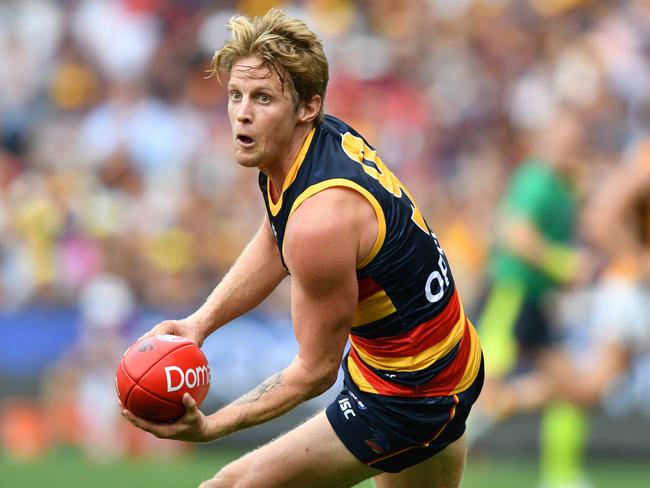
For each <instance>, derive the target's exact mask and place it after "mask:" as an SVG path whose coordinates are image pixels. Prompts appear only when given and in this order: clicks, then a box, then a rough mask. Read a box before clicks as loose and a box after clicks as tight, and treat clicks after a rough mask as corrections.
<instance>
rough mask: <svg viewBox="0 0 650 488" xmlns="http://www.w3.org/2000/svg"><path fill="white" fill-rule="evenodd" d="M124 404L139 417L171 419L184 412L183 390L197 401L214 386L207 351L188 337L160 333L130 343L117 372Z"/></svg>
mask: <svg viewBox="0 0 650 488" xmlns="http://www.w3.org/2000/svg"><path fill="white" fill-rule="evenodd" d="M115 387H116V389H117V395H118V396H119V397H120V401H121V402H122V406H123V407H124V408H126V409H127V410H130V411H131V412H133V413H134V414H135V415H137V416H138V417H142V418H145V419H147V420H151V421H154V422H171V421H174V420H176V419H178V418H179V417H181V416H182V415H183V413H184V412H185V407H184V406H183V402H182V398H183V393H185V392H188V393H189V394H190V395H192V398H194V401H196V404H197V405H200V404H201V402H203V400H204V399H205V396H206V395H207V394H208V390H209V389H210V366H209V365H208V360H207V359H206V357H205V355H204V354H203V351H201V349H199V347H198V346H197V345H196V344H194V343H193V342H192V341H190V340H188V339H184V338H182V337H179V336H175V335H157V336H154V337H148V338H146V339H143V340H141V341H138V342H136V343H135V344H133V345H132V346H131V347H129V348H128V349H127V350H126V352H125V353H124V356H123V357H122V361H121V362H120V365H119V366H118V367H117V373H116V374H115Z"/></svg>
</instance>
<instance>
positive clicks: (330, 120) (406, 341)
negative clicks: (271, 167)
mask: <svg viewBox="0 0 650 488" xmlns="http://www.w3.org/2000/svg"><path fill="white" fill-rule="evenodd" d="M259 184H260V189H261V190H262V194H263V196H264V202H265V204H266V208H267V212H268V216H269V220H270V222H271V226H272V230H273V234H274V236H275V238H276V240H277V243H278V247H279V249H280V254H281V256H282V260H283V262H284V253H283V243H284V236H285V230H286V227H287V223H288V221H289V219H290V218H291V215H292V214H293V212H294V211H295V210H296V209H297V208H298V206H300V204H301V203H302V202H304V201H305V200H306V199H307V198H309V197H311V196H312V195H315V194H316V193H318V192H320V191H323V190H325V189H327V188H332V187H345V188H349V189H351V190H354V191H357V192H359V193H360V194H361V195H363V196H364V197H365V198H366V199H367V200H368V202H370V204H371V205H372V207H373V208H374V210H375V213H376V215H377V221H378V224H379V232H378V236H377V240H376V242H375V244H374V246H373V247H372V250H371V252H370V254H369V255H368V256H367V257H366V258H365V259H364V260H363V261H362V262H361V263H359V265H358V266H357V278H358V282H359V303H358V305H357V312H356V317H355V320H354V323H353V324H352V329H351V333H350V345H351V348H350V351H349V353H348V355H347V357H346V359H345V360H344V364H343V366H344V370H345V373H346V376H347V378H348V380H351V381H353V382H354V383H355V384H356V385H357V387H358V388H359V389H360V390H362V391H365V392H368V393H378V394H382V395H390V396H407V397H419V396H434V395H452V394H455V393H458V392H461V391H464V390H465V389H467V388H468V387H469V386H470V385H471V384H472V382H473V381H474V379H475V378H476V376H477V374H478V371H479V368H480V363H481V351H480V345H479V341H478V336H477V335H476V332H475V330H474V327H473V326H472V324H471V323H470V321H469V320H468V319H467V318H466V316H465V313H464V312H463V307H462V305H461V302H460V299H459V297H458V293H457V291H456V288H455V286H454V280H453V277H452V274H451V270H450V268H449V263H448V261H447V258H446V256H445V254H444V252H443V250H442V248H441V247H440V243H439V242H438V239H437V238H436V236H435V234H434V233H433V232H432V231H431V230H430V229H429V227H428V225H427V223H426V222H425V219H424V218H423V216H422V214H421V212H420V210H419V209H418V208H417V206H416V204H415V202H414V201H413V198H412V197H411V195H410V194H409V193H408V191H407V190H406V188H404V186H403V185H402V184H401V183H400V181H399V180H398V179H397V178H396V177H395V175H393V173H391V172H390V170H389V169H388V168H387V167H386V165H385V164H384V163H383V161H382V160H381V158H380V157H379V156H378V155H377V152H376V151H375V150H374V149H373V148H372V146H370V144H368V142H367V141H366V140H365V139H363V137H361V136H360V135H359V134H358V133H357V132H356V131H355V130H354V129H352V128H351V127H350V126H348V125H347V124H345V123H344V122H342V121H341V120H338V119H336V118H335V117H331V116H326V117H325V120H324V121H323V123H322V124H320V125H319V126H317V127H315V128H314V129H313V130H312V131H311V132H310V133H309V136H308V137H307V139H306V141H305V143H304V144H303V147H302V148H301V150H300V152H299V154H298V156H297V157H296V160H295V161H294V163H293V165H292V167H291V168H290V170H289V173H288V174H287V177H286V179H285V182H284V185H283V188H282V193H281V195H280V197H279V198H278V200H277V201H276V202H273V201H272V198H271V193H270V187H269V185H270V181H269V180H268V178H267V177H266V175H264V174H263V173H260V177H259Z"/></svg>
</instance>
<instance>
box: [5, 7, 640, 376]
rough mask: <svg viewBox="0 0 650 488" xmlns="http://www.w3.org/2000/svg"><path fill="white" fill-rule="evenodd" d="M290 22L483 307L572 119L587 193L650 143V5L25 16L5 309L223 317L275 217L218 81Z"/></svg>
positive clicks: (93, 318)
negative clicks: (238, 29) (235, 25)
mask: <svg viewBox="0 0 650 488" xmlns="http://www.w3.org/2000/svg"><path fill="white" fill-rule="evenodd" d="M273 6H279V7H282V8H284V9H285V10H286V11H287V12H288V13H289V14H291V15H294V16H297V17H300V18H302V19H304V20H305V21H306V22H307V24H308V25H309V26H310V27H311V28H312V29H313V30H314V31H315V32H317V33H318V35H319V36H320V37H321V38H322V40H323V43H324V46H325V50H326V53H327V55H328V59H329V61H330V85H329V89H328V93H327V96H326V100H325V104H326V111H327V112H328V113H331V114H333V115H335V116H338V117H340V118H342V119H344V120H345V121H347V122H348V123H349V124H350V125H352V126H353V127H355V128H356V129H357V130H358V131H359V132H361V133H362V134H364V135H365V136H366V138H367V139H368V140H369V142H370V143H371V144H372V145H374V146H375V147H376V148H377V149H378V151H379V153H380V154H381V155H382V159H383V160H384V161H385V162H386V163H387V164H388V165H389V166H390V167H391V168H392V169H393V170H394V172H395V173H396V174H397V175H398V176H399V178H400V179H401V180H402V181H403V182H404V184H405V186H406V187H407V188H409V190H410V192H411V193H412V194H413V195H414V196H415V198H416V200H417V201H418V204H419V206H420V208H421V210H422V212H423V214H424V215H425V218H426V219H427V221H428V222H429V224H430V225H431V227H432V228H433V229H434V230H435V231H436V233H437V234H438V236H439V237H440V239H441V241H442V243H443V246H444V247H445V249H446V252H447V254H448V255H449V257H450V260H451V263H452V267H453V270H454V276H455V278H456V281H457V283H458V286H459V288H460V289H461V293H462V294H463V296H464V297H465V298H464V300H465V302H466V306H467V307H468V308H471V306H472V304H473V302H474V301H475V300H477V299H478V295H479V294H480V293H481V283H482V279H483V273H484V265H485V262H486V256H487V254H488V252H489V248H490V244H491V238H492V231H493V226H494V220H495V216H496V213H497V207H498V202H499V200H500V198H501V197H502V194H503V192H504V189H505V187H506V185H507V182H508V178H509V177H510V175H511V174H512V173H513V171H514V170H515V169H516V168H517V167H518V165H519V164H520V162H521V161H522V160H523V159H524V158H525V157H526V156H527V155H528V154H529V152H530V150H531V148H532V146H533V144H534V141H538V140H539V138H538V136H539V133H540V132H543V131H545V130H548V128H549V127H551V126H552V124H554V121H555V120H557V119H556V117H557V115H558V113H560V112H562V113H564V114H566V113H570V114H571V117H573V118H574V119H575V120H577V122H578V124H579V126H580V127H581V129H582V131H583V133H584V135H585V137H584V139H583V140H584V142H583V143H582V144H581V146H580V147H579V148H578V151H577V152H576V153H575V157H576V158H578V159H579V164H580V168H581V171H580V174H581V178H580V192H581V195H582V196H586V195H587V194H588V193H589V192H590V189H591V187H592V186H593V185H594V184H595V183H596V182H598V181H599V180H600V179H602V175H603V174H604V172H605V171H607V170H609V169H611V168H612V167H615V166H616V165H618V164H621V163H620V162H621V160H622V159H623V156H624V154H625V153H626V151H627V150H628V148H629V146H630V145H631V144H633V143H634V142H635V141H636V140H638V138H640V137H643V136H644V135H645V133H644V131H645V130H646V129H647V128H648V127H647V124H648V118H649V117H650V52H649V50H650V1H647V0H409V1H401V0H358V1H353V0H293V1H285V2H281V1H272V0H239V1H236V0H219V1H209V0H159V1H156V0H56V1H54V0H52V1H48V0H20V1H19V0H7V1H4V2H0V59H1V60H2V61H0V309H5V310H20V309H24V308H26V307H30V306H34V305H57V306H59V305H62V306H73V307H76V306H77V304H80V308H81V310H82V315H83V316H84V318H85V319H86V320H87V321H88V322H92V323H94V324H96V325H98V326H99V327H100V328H101V327H102V326H104V325H106V326H107V327H110V326H111V325H112V324H115V323H119V322H120V321H123V320H124V319H125V317H127V316H128V314H129V313H130V311H131V310H132V309H133V308H134V307H136V306H145V307H150V308H154V309H159V310H167V311H178V310H188V309H192V308H193V307H195V306H197V305H198V304H199V303H200V302H201V301H202V300H203V299H204V298H205V296H206V295H207V294H208V293H209V291H210V290H211V289H212V288H213V286H214V285H215V284H216V283H217V282H218V281H219V279H220V277H221V276H222V275H223V274H224V273H225V272H226V270H227V269H228V267H229V265H230V263H231V262H232V261H233V260H234V259H235V257H236V256H237V255H238V253H239V251H240V250H241V249H242V248H243V246H244V244H245V243H246V242H247V240H248V239H249V238H250V237H251V236H252V234H253V233H254V231H255V230H256V228H257V227H258V226H259V223H260V220H261V218H262V216H263V205H262V200H261V198H260V196H259V194H258V192H259V190H258V188H257V181H256V174H255V173H254V172H251V171H250V170H245V169H241V168H239V167H238V166H237V165H236V164H235V163H234V161H233V158H232V156H231V144H232V140H231V135H230V128H229V123H228V118H227V113H226V103H227V100H226V94H225V91H224V89H223V87H222V86H221V84H220V82H219V80H218V79H216V78H215V77H211V78H210V77H208V76H207V74H208V70H209V68H210V63H211V58H212V55H213V53H214V51H215V50H216V49H218V48H219V47H220V46H221V45H222V44H223V42H224V40H225V39H226V38H227V36H228V32H227V30H226V28H225V25H226V23H227V22H228V20H229V18H230V17H232V16H233V15H236V14H240V13H244V14H249V15H257V14H263V13H265V12H266V11H267V9H268V8H270V7H273ZM107 305H108V306H107ZM285 305H286V293H284V294H283V293H282V292H281V293H279V294H277V295H275V296H274V298H273V299H272V300H270V301H269V302H268V303H267V304H266V305H265V306H266V307H267V310H268V311H270V312H275V311H277V310H282V311H283V313H286V311H287V310H288V309H287V308H286V307H285ZM109 363H110V362H109ZM112 364H113V363H110V365H111V367H112ZM109 369H110V368H109Z"/></svg>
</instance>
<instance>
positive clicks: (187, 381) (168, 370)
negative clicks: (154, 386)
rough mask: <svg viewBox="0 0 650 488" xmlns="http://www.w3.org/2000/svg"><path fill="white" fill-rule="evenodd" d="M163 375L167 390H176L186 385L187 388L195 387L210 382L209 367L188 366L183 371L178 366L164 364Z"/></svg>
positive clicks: (169, 391)
mask: <svg viewBox="0 0 650 488" xmlns="http://www.w3.org/2000/svg"><path fill="white" fill-rule="evenodd" d="M165 377H166V379H167V392H168V393H171V392H172V391H177V390H180V389H181V388H183V386H187V387H188V388H195V387H197V386H203V385H208V384H210V381H211V378H210V367H209V366H197V367H196V368H188V369H186V370H185V371H183V370H182V369H181V368H179V367H178V366H166V367H165Z"/></svg>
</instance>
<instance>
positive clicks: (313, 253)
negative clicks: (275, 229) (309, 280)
mask: <svg viewBox="0 0 650 488" xmlns="http://www.w3.org/2000/svg"><path fill="white" fill-rule="evenodd" d="M373 225H374V226H375V227H376V217H375V214H374V210H373V208H372V206H371V205H370V203H369V202H368V201H367V200H366V199H365V197H363V196H362V195H360V194H359V193H358V192H356V191H354V190H349V189H346V188H341V187H332V188H328V189H326V190H323V191H321V192H319V193H317V194H315V195H313V196H311V197H310V198H308V199H306V200H305V201H304V202H303V203H302V204H301V205H300V206H299V207H298V208H297V209H296V210H295V212H294V213H293V215H292V216H291V218H290V219H289V223H288V225H287V231H286V234H285V240H284V255H285V259H286V261H287V264H288V266H289V269H290V271H291V272H292V273H294V272H300V271H301V270H304V269H306V270H313V269H314V268H316V267H319V268H325V269H322V270H320V271H321V272H324V271H326V268H328V267H331V266H345V267H352V269H354V267H355V265H356V261H357V256H358V254H359V249H360V246H361V247H362V246H363V243H364V241H366V240H369V239H367V238H366V237H365V236H366V234H368V233H369V231H368V228H369V227H370V228H371V227H372V226H373ZM371 232H372V229H371V230H370V233H371ZM375 235H376V232H375ZM292 268H294V269H292Z"/></svg>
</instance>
